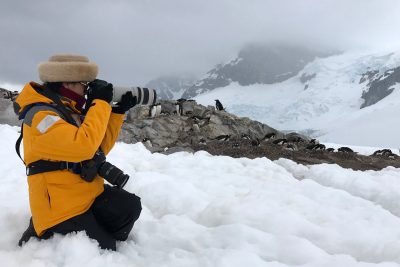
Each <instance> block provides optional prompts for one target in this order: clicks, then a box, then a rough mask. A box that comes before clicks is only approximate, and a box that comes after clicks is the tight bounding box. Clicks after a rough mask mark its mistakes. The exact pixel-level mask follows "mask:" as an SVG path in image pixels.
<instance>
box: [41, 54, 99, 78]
mask: <svg viewBox="0 0 400 267" xmlns="http://www.w3.org/2000/svg"><path fill="white" fill-rule="evenodd" d="M38 71H39V78H40V80H42V81H43V82H91V81H93V80H94V79H96V76H97V73H98V67H97V65H96V63H93V62H89V59H88V58H87V57H85V56H80V55H73V54H58V55H54V56H51V57H50V58H49V61H47V62H41V63H40V64H39V66H38Z"/></svg>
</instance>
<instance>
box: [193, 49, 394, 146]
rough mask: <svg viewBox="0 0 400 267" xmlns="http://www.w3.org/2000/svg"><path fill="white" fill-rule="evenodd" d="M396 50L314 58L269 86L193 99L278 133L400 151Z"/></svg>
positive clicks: (234, 86)
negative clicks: (220, 105) (217, 103)
mask: <svg viewBox="0 0 400 267" xmlns="http://www.w3.org/2000/svg"><path fill="white" fill-rule="evenodd" d="M399 66H400V51H398V52H375V53H370V52H345V53H342V54H340V55H331V56H328V57H324V58H316V59H314V60H313V61H311V62H309V63H308V64H304V67H303V68H302V69H301V70H300V71H298V73H297V74H296V75H294V76H293V77H290V78H288V79H286V80H284V81H281V82H277V83H273V84H251V85H247V86H244V85H241V84H240V83H238V82H230V83H228V84H226V85H225V86H224V87H220V88H216V89H213V90H211V91H207V92H206V93H203V94H201V95H198V96H196V97H195V99H196V100H197V101H198V102H199V103H201V104H205V105H210V104H213V103H214V99H219V100H220V101H221V102H222V103H223V105H224V106H225V107H226V108H227V110H228V111H229V112H232V113H235V114H236V115H239V116H246V117H250V118H252V119H256V120H258V121H261V122H264V123H267V124H268V125H271V126H272V127H274V128H277V129H280V130H288V131H290V130H296V131H302V132H305V133H307V134H312V135H313V136H315V137H318V138H319V139H320V140H322V141H329V142H336V143H342V144H353V145H367V146H391V147H399V146H400V140H399V135H398V133H399V132H400V124H399V119H398V114H400V92H399V90H400V88H399V85H398V83H400V70H399Z"/></svg>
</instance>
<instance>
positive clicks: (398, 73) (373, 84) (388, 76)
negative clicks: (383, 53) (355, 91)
mask: <svg viewBox="0 0 400 267" xmlns="http://www.w3.org/2000/svg"><path fill="white" fill-rule="evenodd" d="M364 82H365V83H367V84H366V87H367V90H366V91H364V92H363V94H362V96H361V97H362V99H364V103H363V104H362V105H361V108H365V107H368V106H371V105H373V104H376V103H377V102H379V101H380V100H382V99H383V98H385V97H386V96H388V95H390V94H391V93H392V92H393V90H394V88H393V86H394V85H395V84H396V83H400V67H397V68H394V69H390V70H387V71H385V72H384V73H383V74H380V73H379V71H377V70H375V71H374V70H371V71H368V72H366V73H364V74H363V75H362V77H361V79H360V83H364Z"/></svg>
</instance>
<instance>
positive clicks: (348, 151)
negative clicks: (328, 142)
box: [338, 146, 354, 153]
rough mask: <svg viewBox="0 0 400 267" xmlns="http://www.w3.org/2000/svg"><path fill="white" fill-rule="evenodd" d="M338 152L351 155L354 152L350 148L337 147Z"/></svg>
mask: <svg viewBox="0 0 400 267" xmlns="http://www.w3.org/2000/svg"><path fill="white" fill-rule="evenodd" d="M338 151H339V152H343V153H353V152H354V151H353V150H352V149H351V148H349V147H346V146H342V147H339V148H338Z"/></svg>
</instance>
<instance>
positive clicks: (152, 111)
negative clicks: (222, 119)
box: [149, 98, 225, 118]
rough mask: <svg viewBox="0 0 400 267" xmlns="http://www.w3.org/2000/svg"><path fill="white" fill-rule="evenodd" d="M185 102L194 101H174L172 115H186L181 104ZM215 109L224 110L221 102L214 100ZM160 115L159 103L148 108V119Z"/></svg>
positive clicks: (182, 99) (181, 99)
mask: <svg viewBox="0 0 400 267" xmlns="http://www.w3.org/2000/svg"><path fill="white" fill-rule="evenodd" d="M186 101H194V100H187V99H184V98H180V99H178V100H176V103H175V111H174V114H177V115H179V116H182V115H188V114H186V113H185V114H183V107H182V104H183V103H184V102H186ZM215 109H216V110H219V111H221V110H225V108H224V106H223V105H222V103H221V101H219V100H218V99H215ZM160 114H163V113H162V110H161V103H156V104H154V105H151V106H150V108H149V117H150V118H154V117H157V116H159V115H160ZM165 115H170V114H168V113H165Z"/></svg>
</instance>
